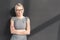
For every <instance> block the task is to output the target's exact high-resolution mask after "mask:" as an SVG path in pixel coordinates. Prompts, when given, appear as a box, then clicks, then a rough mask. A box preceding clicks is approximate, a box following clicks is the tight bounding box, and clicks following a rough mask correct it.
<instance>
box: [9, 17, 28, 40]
mask: <svg viewBox="0 0 60 40" xmlns="http://www.w3.org/2000/svg"><path fill="white" fill-rule="evenodd" d="M27 18H28V17H24V18H23V19H18V18H17V17H12V20H13V21H14V27H15V29H26V21H27ZM10 40H27V35H17V34H13V35H12V36H11V38H10Z"/></svg>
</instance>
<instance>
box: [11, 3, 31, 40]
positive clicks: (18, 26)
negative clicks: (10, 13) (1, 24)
mask: <svg viewBox="0 0 60 40" xmlns="http://www.w3.org/2000/svg"><path fill="white" fill-rule="evenodd" d="M15 13H16V16H15V17H12V18H11V20H10V31H11V34H13V35H12V36H11V38H10V40H27V35H30V19H29V17H25V16H23V13H24V7H23V5H22V4H21V3H17V4H16V5H15Z"/></svg>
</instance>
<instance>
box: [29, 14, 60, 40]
mask: <svg viewBox="0 0 60 40" xmlns="http://www.w3.org/2000/svg"><path fill="white" fill-rule="evenodd" d="M59 20H60V14H59V15H57V16H55V17H54V18H52V19H50V20H48V21H46V22H45V23H43V24H42V25H39V26H37V27H36V28H35V29H33V30H31V34H30V35H28V38H29V37H31V36H33V35H35V34H36V33H38V32H40V31H41V30H43V29H45V28H46V27H48V26H50V25H52V24H53V23H55V22H57V21H59ZM59 35H60V32H59ZM59 37H60V36H59ZM59 40H60V38H59Z"/></svg>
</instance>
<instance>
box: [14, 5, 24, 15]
mask: <svg viewBox="0 0 60 40" xmlns="http://www.w3.org/2000/svg"><path fill="white" fill-rule="evenodd" d="M15 12H16V16H22V15H23V13H24V8H23V6H16V8H15Z"/></svg>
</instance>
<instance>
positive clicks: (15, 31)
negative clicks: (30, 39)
mask: <svg viewBox="0 0 60 40" xmlns="http://www.w3.org/2000/svg"><path fill="white" fill-rule="evenodd" d="M12 34H20V35H28V34H29V33H28V31H27V30H25V29H23V30H14V31H13V32H12Z"/></svg>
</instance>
